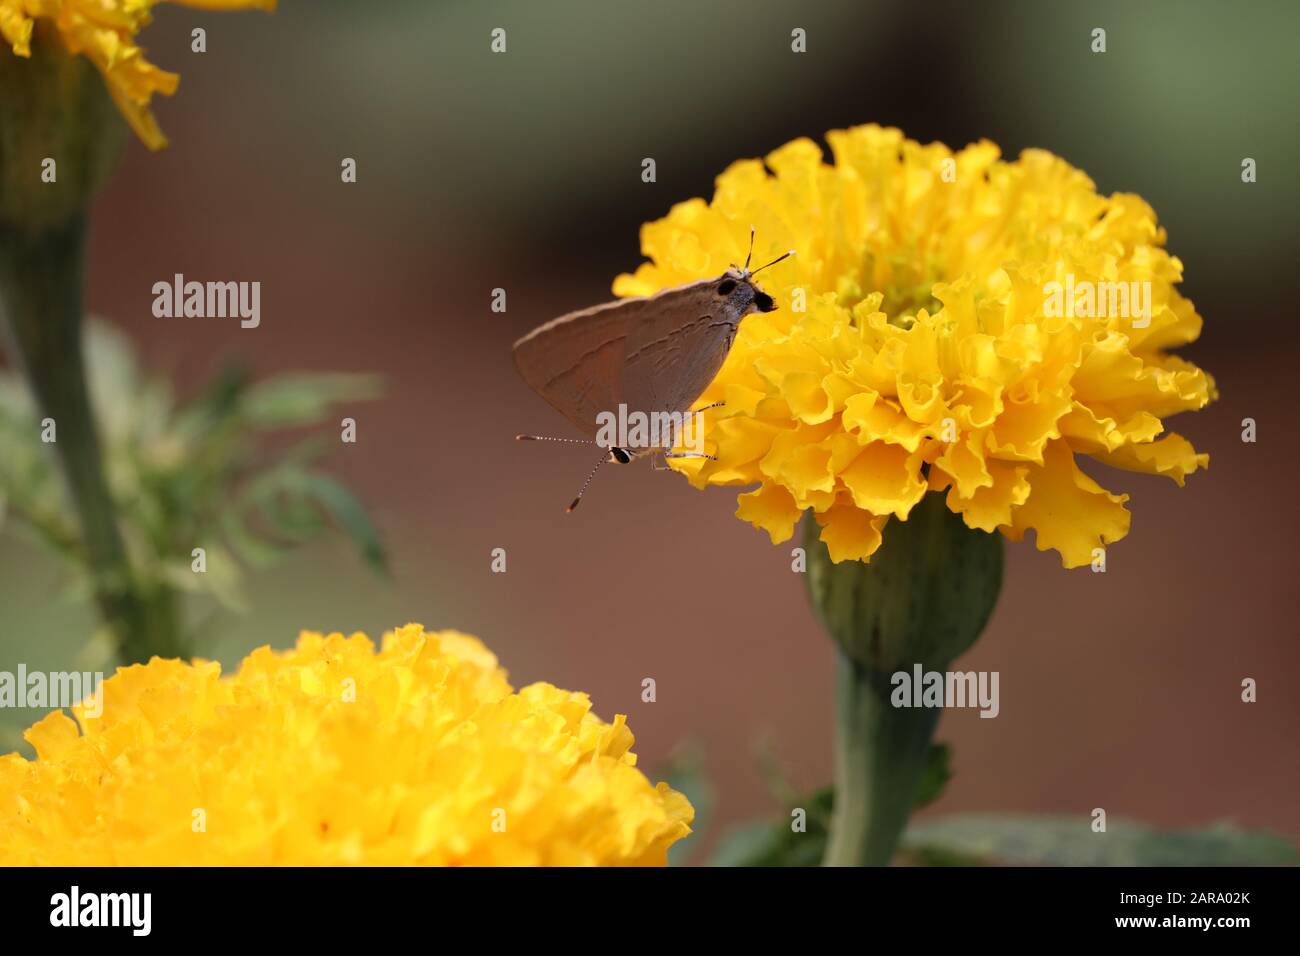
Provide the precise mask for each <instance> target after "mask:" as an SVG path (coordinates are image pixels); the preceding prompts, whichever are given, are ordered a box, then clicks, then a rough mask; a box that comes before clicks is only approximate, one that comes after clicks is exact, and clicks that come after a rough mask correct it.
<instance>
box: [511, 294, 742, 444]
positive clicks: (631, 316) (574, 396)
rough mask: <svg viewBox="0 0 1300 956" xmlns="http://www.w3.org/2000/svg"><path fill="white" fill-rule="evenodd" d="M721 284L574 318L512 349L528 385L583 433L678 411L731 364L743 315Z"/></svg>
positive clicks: (568, 317)
mask: <svg viewBox="0 0 1300 956" xmlns="http://www.w3.org/2000/svg"><path fill="white" fill-rule="evenodd" d="M715 284H716V280H705V281H701V282H693V283H690V284H689V285H684V286H678V287H676V288H673V289H665V290H664V291H662V292H659V293H657V294H655V295H653V296H649V297H645V298H635V299H622V300H619V301H615V302H610V303H606V304H605V305H599V306H596V307H594V308H590V309H583V310H582V311H580V312H572V313H570V314H568V315H565V316H561V317H560V318H558V319H555V320H554V321H552V322H548V323H547V324H545V325H543V326H541V327H539V328H537V329H534V330H533V331H532V332H530V333H529V334H528V335H526V336H524V337H523V338H522V339H520V340H519V341H518V342H516V343H515V346H514V356H515V366H516V367H517V368H518V369H519V374H520V375H521V376H522V377H523V380H524V381H525V382H527V383H528V385H529V386H530V387H531V388H532V389H533V390H534V391H536V392H537V393H538V394H539V395H541V396H542V398H544V399H546V401H547V402H548V403H549V404H550V405H551V407H553V408H554V409H555V410H556V411H558V412H559V413H560V414H561V415H563V416H564V417H565V418H567V419H568V420H569V421H571V422H572V423H573V424H574V425H576V426H577V427H578V428H579V429H580V430H581V431H582V432H583V433H584V434H586V435H588V436H592V437H594V436H595V435H596V433H597V430H598V429H597V424H596V416H597V414H598V413H600V412H612V411H615V410H616V409H617V408H618V406H619V405H620V404H624V405H626V406H627V407H628V410H629V411H641V412H655V411H667V412H674V411H677V412H680V411H685V410H686V409H688V408H690V406H691V405H692V404H693V403H694V402H695V400H696V399H697V398H699V396H700V393H701V392H703V391H704V389H705V388H706V387H708V384H709V382H710V381H712V380H713V376H714V375H716V374H717V371H718V369H719V368H720V367H721V365H722V361H723V359H725V358H726V355H727V349H728V348H729V347H730V344H731V339H732V337H733V336H734V334H735V326H736V323H737V322H738V321H739V316H730V315H728V314H727V313H729V312H730V311H733V310H730V309H728V308H727V307H726V302H725V300H720V299H718V297H717V296H716V295H715V293H714V292H713V291H712V289H713V287H714V285H715Z"/></svg>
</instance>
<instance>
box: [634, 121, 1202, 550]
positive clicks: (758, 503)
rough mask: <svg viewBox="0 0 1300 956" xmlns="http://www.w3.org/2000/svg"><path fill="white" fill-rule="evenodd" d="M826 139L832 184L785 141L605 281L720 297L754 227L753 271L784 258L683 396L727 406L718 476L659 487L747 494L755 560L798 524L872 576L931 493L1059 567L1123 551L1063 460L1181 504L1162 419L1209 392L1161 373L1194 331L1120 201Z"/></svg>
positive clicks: (1034, 153) (1164, 264)
mask: <svg viewBox="0 0 1300 956" xmlns="http://www.w3.org/2000/svg"><path fill="white" fill-rule="evenodd" d="M827 140H828V141H829V143H830V147H831V153H832V157H833V161H832V162H830V163H827V162H826V161H825V159H824V157H823V154H822V151H821V149H819V148H818V146H817V145H816V144H815V143H813V142H812V141H811V140H808V139H799V140H795V141H794V142H791V143H788V144H786V145H785V146H783V147H781V148H780V149H778V150H776V151H775V152H773V153H772V154H770V155H769V156H768V157H767V160H766V165H764V163H763V162H761V161H759V160H745V161H741V162H738V163H735V164H733V165H732V166H731V167H730V168H728V169H727V170H726V171H725V172H724V173H723V174H722V175H721V176H719V177H718V180H717V189H716V192H715V194H714V197H713V201H712V202H705V201H704V200H702V199H692V200H690V201H688V202H683V203H680V204H678V205H676V206H674V207H673V208H672V210H671V211H670V212H669V214H668V216H667V217H665V218H664V219H661V220H659V221H657V222H652V223H648V224H647V225H646V226H645V227H644V228H643V230H642V234H641V245H642V250H643V252H644V253H645V255H646V256H647V257H648V258H649V259H650V260H652V261H651V262H648V263H645V264H643V265H642V266H641V267H640V268H639V269H638V270H637V271H636V273H635V274H634V275H622V276H619V277H618V279H617V280H615V283H614V291H615V293H616V294H617V295H621V296H630V295H648V294H651V293H654V292H656V291H658V290H660V289H663V288H667V287H670V286H674V285H678V284H681V283H685V282H690V281H694V280H697V279H700V278H703V277H707V276H716V275H718V274H720V273H721V272H722V271H723V270H724V269H725V268H727V266H728V265H729V264H731V263H736V262H743V261H744V259H745V255H746V247H747V245H748V243H749V237H750V227H751V225H752V226H754V227H755V228H756V230H757V237H758V245H757V246H756V248H755V251H754V262H755V263H756V264H757V263H762V262H766V261H768V260H769V259H771V258H775V256H776V255H778V254H780V253H781V252H784V251H785V250H787V249H794V250H795V251H796V255H794V256H793V257H791V258H790V259H787V260H786V261H785V262H782V263H780V264H778V265H776V266H773V267H772V268H771V269H770V270H768V271H766V272H764V273H761V274H760V275H759V277H758V278H759V281H760V283H761V284H762V285H763V286H764V287H765V288H766V289H767V291H768V292H770V293H772V294H773V295H774V296H775V297H776V300H777V302H778V304H779V310H778V311H776V312H773V313H769V314H759V315H752V316H750V317H748V318H746V319H745V320H744V322H743V323H742V325H741V327H740V333H739V335H738V336H737V338H736V342H735V345H734V347H733V349H732V352H731V354H730V356H729V357H728V359H727V362H726V364H725V365H724V367H723V368H722V370H721V372H720V373H719V375H718V376H717V378H716V379H715V381H714V382H713V384H712V385H711V386H710V387H709V389H708V390H707V391H706V392H705V393H704V395H703V396H701V399H700V404H701V405H703V404H712V403H714V402H725V403H726V405H725V407H723V408H721V409H718V410H716V411H711V412H708V413H706V422H708V425H707V427H708V432H707V444H708V445H709V446H710V447H709V449H708V450H709V451H711V452H714V453H716V455H717V460H716V461H709V460H703V461H701V460H700V459H677V460H675V461H674V463H673V467H675V468H676V469H678V470H680V471H683V472H685V473H686V474H687V475H688V476H689V478H690V480H691V482H692V483H693V484H695V485H696V486H698V487H703V486H705V485H709V484H717V485H754V484H757V485H758V487H757V488H756V489H755V490H753V491H749V492H747V493H745V494H742V495H741V496H740V502H739V503H740V507H739V510H738V511H737V515H738V516H739V517H741V518H743V519H746V520H748V521H750V522H752V523H753V524H754V525H755V526H757V527H759V528H762V529H764V530H766V531H767V532H768V533H769V534H770V535H771V538H772V540H773V542H780V541H784V540H786V539H788V538H790V537H791V535H792V534H793V532H794V528H795V524H796V522H797V521H798V519H799V517H800V515H801V514H802V513H803V512H804V511H805V510H806V509H812V510H813V512H814V514H815V517H816V520H817V521H818V523H819V524H820V525H821V529H822V530H821V539H822V541H824V542H825V543H826V545H827V547H828V549H829V551H830V554H831V557H832V558H833V559H834V560H836V561H842V560H847V559H860V560H865V559H867V558H869V556H870V555H871V554H872V553H873V552H874V551H875V550H876V548H878V547H879V546H880V542H881V540H882V533H888V532H887V529H886V528H885V525H886V522H887V521H888V520H889V519H890V518H895V519H898V520H906V519H907V516H908V513H909V512H910V511H911V509H912V508H913V507H914V506H915V505H916V504H917V502H918V501H920V500H921V498H922V496H924V495H925V494H926V493H927V491H938V492H943V491H946V493H947V504H948V507H949V508H950V509H951V510H952V511H954V512H957V513H959V514H960V515H961V516H962V518H963V519H964V521H965V523H966V524H967V525H968V526H969V527H971V528H978V529H982V530H984V531H988V532H992V531H995V530H998V531H1001V532H1002V533H1003V534H1005V535H1006V536H1007V537H1009V538H1012V539H1014V540H1019V539H1020V538H1022V537H1023V535H1024V534H1025V532H1026V531H1029V530H1031V529H1032V530H1033V531H1034V532H1035V535H1036V541H1037V544H1038V547H1039V549H1041V550H1047V549H1049V548H1054V549H1056V550H1057V551H1059V552H1060V554H1061V557H1062V561H1063V563H1064V565H1065V566H1066V567H1078V566H1081V565H1084V564H1088V563H1090V562H1091V561H1093V560H1094V558H1095V556H1096V555H1095V549H1098V548H1104V547H1105V545H1107V544H1110V543H1111V542H1114V541H1117V540H1119V539H1120V538H1122V537H1124V536H1125V535H1126V534H1127V533H1128V530H1129V512H1128V510H1127V508H1125V502H1126V501H1127V500H1128V496H1127V495H1117V494H1112V493H1111V492H1109V491H1107V490H1106V489H1104V488H1103V487H1101V485H1099V484H1098V483H1097V482H1096V481H1095V480H1093V478H1092V477H1090V476H1089V475H1088V474H1087V473H1085V471H1083V470H1082V469H1081V468H1080V467H1079V464H1078V458H1079V456H1087V457H1091V458H1092V459H1094V460H1095V461H1097V462H1101V463H1104V464H1105V465H1109V466H1113V467H1115V468H1120V469H1125V470H1130V471H1138V472H1147V473H1152V474H1159V475H1164V476H1167V477H1168V478H1170V479H1172V480H1173V481H1175V482H1176V483H1178V484H1179V485H1182V484H1183V479H1184V477H1185V476H1186V475H1188V474H1190V473H1192V472H1194V471H1196V470H1197V469H1198V468H1204V467H1205V466H1206V465H1207V463H1208V456H1206V455H1204V454H1197V453H1196V451H1195V450H1194V449H1193V448H1192V446H1191V444H1190V443H1189V442H1188V441H1187V440H1186V439H1184V438H1182V437H1181V436H1179V435H1177V434H1174V433H1172V432H1166V430H1165V426H1164V422H1163V421H1162V420H1163V419H1164V418H1165V417H1166V416H1169V415H1172V414H1174V413H1176V412H1181V411H1185V410H1188V409H1198V408H1201V407H1202V406H1204V405H1206V404H1207V403H1208V402H1210V401H1211V400H1213V399H1214V398H1216V397H1217V394H1216V392H1215V387H1214V382H1213V380H1212V379H1211V378H1210V376H1209V375H1207V374H1206V373H1205V372H1203V371H1201V370H1200V369H1199V368H1197V367H1196V366H1194V365H1192V364H1190V363H1188V362H1186V361H1184V360H1183V359H1181V358H1178V357H1176V356H1174V355H1171V354H1169V352H1168V351H1167V350H1168V349H1170V348H1173V347H1176V346H1180V345H1183V344H1184V343H1187V342H1191V341H1193V340H1194V339H1196V337H1197V336H1198V335H1199V333H1200V330H1201V317H1200V316H1199V315H1197V313H1196V310H1195V309H1194V308H1193V306H1192V303H1191V302H1190V301H1188V300H1187V299H1186V298H1184V297H1183V296H1182V295H1180V294H1179V293H1178V291H1177V289H1176V288H1175V286H1176V285H1177V283H1178V282H1179V281H1180V280H1181V279H1182V263H1181V262H1179V260H1178V259H1177V258H1176V257H1174V256H1171V255H1170V254H1169V253H1168V252H1166V251H1165V249H1164V244H1165V231H1164V229H1162V228H1160V227H1158V226H1157V225H1156V217H1155V213H1154V212H1153V211H1152V209H1151V207H1150V206H1148V205H1147V204H1146V203H1145V202H1144V201H1143V200H1142V199H1141V198H1140V197H1138V196H1135V195H1131V194H1126V193H1117V194H1115V195H1112V196H1109V197H1106V196H1101V195H1098V194H1097V192H1096V189H1095V187H1094V185H1093V183H1092V181H1091V180H1090V179H1089V178H1088V177H1087V176H1086V175H1084V174H1083V173H1082V172H1080V171H1079V170H1077V169H1074V168H1073V167H1072V166H1070V165H1069V164H1068V163H1066V162H1065V161H1064V160H1062V159H1060V158H1058V157H1056V156H1053V155H1051V154H1050V153H1047V152H1044V151H1042V150H1027V151H1025V152H1024V153H1022V154H1021V156H1020V158H1019V159H1017V160H1015V161H1014V162H1007V161H1005V160H1002V159H1001V158H1000V153H999V150H998V148H997V147H996V146H995V145H993V144H992V143H989V142H980V143H976V144H974V145H971V146H968V147H966V148H965V149H962V150H960V151H957V152H953V151H952V150H950V149H949V148H948V147H946V146H944V145H942V144H939V143H933V144H930V145H924V146H923V145H921V144H920V143H916V142H914V141H912V140H909V139H907V138H905V137H904V136H903V134H902V133H901V132H900V131H899V130H896V129H884V128H881V127H878V126H874V125H872V126H861V127H856V128H854V129H849V130H843V131H835V132H832V133H829V134H828V135H827ZM1052 283H1059V284H1060V285H1059V288H1060V289H1061V294H1060V295H1059V296H1057V297H1056V299H1055V301H1053V296H1052V295H1050V294H1049V293H1050V292H1053V291H1054V290H1055V289H1056V288H1058V287H1054V286H1053V285H1052ZM1102 283H1138V285H1137V286H1128V287H1126V289H1127V290H1130V291H1136V292H1137V293H1138V298H1139V299H1140V298H1141V296H1142V293H1143V290H1144V289H1149V292H1150V308H1149V324H1148V323H1147V319H1146V315H1145V314H1142V315H1136V316H1131V315H1128V314H1114V313H1123V312H1124V308H1123V300H1122V299H1119V298H1118V293H1117V290H1118V286H1115V285H1110V286H1106V285H1102ZM1142 283H1149V286H1143V285H1142ZM1090 284H1091V285H1090ZM1089 288H1091V289H1092V292H1093V299H1092V305H1091V309H1090V307H1089V304H1088V302H1089V300H1088V298H1087V294H1088V293H1087V292H1085V291H1084V290H1086V289H1089ZM1067 289H1068V290H1071V291H1073V292H1074V294H1075V295H1076V296H1077V299H1076V300H1075V301H1074V302H1071V301H1070V300H1069V298H1068V296H1067V295H1066V294H1065V290H1067ZM801 299H802V300H803V301H802V302H801V301H800V300H801ZM1103 299H1104V300H1105V302H1104V305H1103V304H1102V301H1103ZM801 306H802V309H803V310H802V311H800V307H801ZM1089 311H1091V312H1094V313H1107V314H1098V315H1088V314H1085V313H1088V312H1089ZM1136 311H1137V300H1133V301H1132V302H1130V304H1129V306H1128V312H1129V313H1133V312H1136ZM714 415H717V418H713V417H712V416H714Z"/></svg>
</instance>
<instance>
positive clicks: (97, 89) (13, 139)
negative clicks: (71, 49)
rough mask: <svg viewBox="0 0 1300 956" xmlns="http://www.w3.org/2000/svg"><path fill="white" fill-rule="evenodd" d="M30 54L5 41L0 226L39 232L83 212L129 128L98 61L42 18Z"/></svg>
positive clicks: (1, 53) (0, 84) (0, 90)
mask: <svg viewBox="0 0 1300 956" xmlns="http://www.w3.org/2000/svg"><path fill="white" fill-rule="evenodd" d="M31 54H32V55H31V56H30V57H21V56H18V55H17V54H15V53H14V52H13V51H12V50H11V49H10V48H9V46H8V45H7V44H5V43H0V225H6V226H8V227H10V228H11V229H13V228H16V229H21V230H23V231H25V232H29V233H37V232H43V231H45V230H48V229H52V228H57V227H58V226H61V225H63V224H64V223H67V222H69V221H71V220H72V219H73V218H75V217H77V216H79V215H80V214H81V213H82V212H83V211H84V210H85V207H86V205H87V204H88V203H89V202H90V199H91V197H92V196H94V194H95V193H96V192H97V191H98V190H99V188H100V187H101V186H102V185H103V184H104V182H105V181H106V180H107V179H108V177H109V175H110V174H111V173H112V171H113V167H114V166H115V165H116V164H117V159H118V156H119V155H120V154H121V151H122V145H123V143H124V142H125V140H126V134H127V127H126V123H125V122H124V121H123V120H122V117H121V115H120V114H119V113H118V111H117V108H116V106H114V104H113V101H112V98H111V97H110V96H109V94H108V91H107V89H106V88H105V86H104V81H103V78H102V77H100V75H99V72H98V71H97V70H96V69H95V67H94V65H93V64H92V63H91V62H90V61H89V60H88V59H86V58H85V57H84V56H74V55H73V54H70V53H68V51H67V50H66V49H65V48H64V46H63V41H62V40H61V39H60V38H59V36H58V34H57V32H56V31H55V30H54V28H53V27H52V26H51V25H50V24H48V23H46V22H44V21H43V20H41V21H38V22H37V23H36V29H35V30H34V32H33V36H32V42H31Z"/></svg>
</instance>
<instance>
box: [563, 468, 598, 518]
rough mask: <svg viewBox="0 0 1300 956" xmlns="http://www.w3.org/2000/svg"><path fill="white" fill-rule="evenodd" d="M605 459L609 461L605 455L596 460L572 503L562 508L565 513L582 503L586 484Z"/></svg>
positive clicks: (594, 475)
mask: <svg viewBox="0 0 1300 956" xmlns="http://www.w3.org/2000/svg"><path fill="white" fill-rule="evenodd" d="M607 461H609V459H608V458H607V457H602V458H601V459H600V461H598V462H596V467H595V468H593V469H591V474H589V475H588V476H587V480H586V481H584V482H583V483H582V487H581V488H580V489H579V490H578V497H576V498H574V499H573V504H571V505H569V507H567V508H565V509H564V513H565V514H568V513H569V512H571V511H572V510H573V509H574V508H576V507H578V505H580V504H582V496H583V495H585V494H586V493H587V486H588V485H590V484H591V479H593V478H595V477H596V472H598V471H600V466H601V465H603V464H605V462H607Z"/></svg>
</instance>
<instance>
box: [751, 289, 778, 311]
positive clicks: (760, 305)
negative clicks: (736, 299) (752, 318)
mask: <svg viewBox="0 0 1300 956" xmlns="http://www.w3.org/2000/svg"><path fill="white" fill-rule="evenodd" d="M754 308H756V309H758V311H759V312H771V311H772V310H773V309H775V308H776V302H774V301H773V299H772V297H771V296H770V295H768V294H767V293H766V292H756V293H754Z"/></svg>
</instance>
